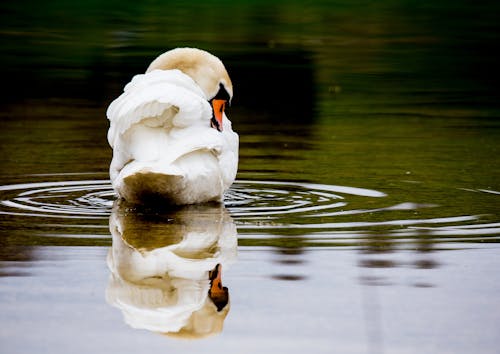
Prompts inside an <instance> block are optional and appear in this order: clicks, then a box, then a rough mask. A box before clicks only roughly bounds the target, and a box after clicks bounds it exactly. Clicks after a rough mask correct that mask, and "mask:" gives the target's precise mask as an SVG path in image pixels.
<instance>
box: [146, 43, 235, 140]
mask: <svg viewBox="0 0 500 354" xmlns="http://www.w3.org/2000/svg"><path fill="white" fill-rule="evenodd" d="M158 69H159V70H172V69H178V70H180V71H182V72H183V73H185V74H186V75H188V76H190V77H191V78H192V79H193V80H194V81H195V82H196V83H197V84H198V86H200V88H201V89H202V90H203V92H204V93H205V97H206V99H207V100H208V101H209V102H210V104H211V105H212V109H213V115H212V121H211V124H212V127H214V128H216V129H217V130H219V131H222V118H223V116H224V109H225V107H226V104H228V103H230V102H231V98H232V97H233V84H232V83H231V79H230V78H229V75H228V73H227V71H226V68H225V67H224V64H222V61H220V59H219V58H217V57H216V56H215V55H212V54H210V53H208V52H206V51H204V50H201V49H196V48H176V49H172V50H169V51H168V52H166V53H163V54H162V55H160V56H159V57H158V58H156V59H155V60H153V62H152V63H151V64H150V65H149V67H148V69H147V71H146V72H150V71H152V70H158Z"/></svg>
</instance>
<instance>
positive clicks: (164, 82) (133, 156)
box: [107, 70, 238, 204]
mask: <svg viewBox="0 0 500 354" xmlns="http://www.w3.org/2000/svg"><path fill="white" fill-rule="evenodd" d="M107 116H108V119H109V121H110V128H109V131H108V142H109V144H110V146H111V147H112V148H113V160H112V162H111V166H110V176H111V181H112V183H113V187H114V188H115V190H116V191H117V192H118V193H119V194H120V195H121V196H122V197H124V198H125V199H127V200H129V201H131V202H141V199H142V198H143V196H145V195H149V196H151V195H156V196H161V197H163V198H165V199H168V200H169V201H170V202H171V203H174V204H193V203H200V202H206V201H210V200H219V201H220V200H221V198H222V196H223V193H224V192H225V190H227V189H228V188H229V186H230V185H231V184H232V183H233V181H234V179H235V177H236V170H237V164H238V135H237V134H236V133H234V132H233V131H232V127H231V122H230V121H229V120H228V119H227V117H226V116H225V115H224V119H223V127H224V129H223V131H222V132H219V131H217V130H216V129H213V128H211V126H210V119H211V117H212V109H211V107H210V104H209V103H208V101H207V99H206V97H205V95H204V93H203V91H202V90H201V89H200V87H199V86H198V85H197V84H196V83H195V82H194V81H193V79H191V78H190V77H189V76H187V75H185V74H184V73H182V72H181V71H179V70H154V71H151V72H148V73H146V74H142V75H137V76H135V77H134V78H133V79H132V81H131V82H130V83H128V84H127V85H126V86H125V90H124V92H123V94H122V95H121V96H120V97H118V98H117V99H116V100H115V101H113V102H112V103H111V104H110V106H109V108H108V111H107Z"/></svg>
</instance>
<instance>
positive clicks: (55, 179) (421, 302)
mask: <svg viewBox="0 0 500 354" xmlns="http://www.w3.org/2000/svg"><path fill="white" fill-rule="evenodd" d="M118 5H119V6H118ZM33 8H37V9H38V8H39V10H37V11H33V10H32V9H33ZM221 8H223V9H224V11H222V15H221V11H220V9H221ZM0 10H1V11H0V13H1V15H0V18H1V19H2V21H1V22H0V23H1V25H0V30H1V33H2V36H1V37H0V43H1V44H2V45H1V46H0V54H1V55H0V58H1V64H2V66H3V67H4V68H8V70H6V72H5V73H4V87H6V88H7V87H8V89H5V90H3V91H4V93H3V94H2V96H1V99H0V105H1V107H2V109H1V113H0V114H1V119H0V138H1V142H2V143H1V144H0V149H1V152H2V153H1V154H0V246H1V247H0V313H1V315H0V320H1V321H2V322H3V324H4V325H3V326H2V329H1V330H0V338H1V339H0V351H1V352H2V353H3V352H5V353H30V352H34V351H38V352H42V353H62V352H68V351H71V352H78V353H86V352H102V353H106V352H110V351H116V352H122V353H135V352H138V351H162V352H163V351H171V352H181V351H182V352H189V353H201V352H204V353H212V352H216V351H222V352H235V351H236V352H240V353H250V352H257V351H260V352H270V351H272V352H276V353H298V352H303V351H304V350H307V351H308V352H312V353H331V352H336V351H338V352H342V353H417V352H418V353H421V352H426V353H471V352H481V353H497V352H498V347H499V344H500V343H499V339H498V332H499V329H500V310H499V308H500V307H499V301H498V298H499V295H500V285H499V284H500V283H499V282H498V272H497V269H498V267H499V266H500V261H499V259H500V258H499V257H498V252H499V247H498V243H499V238H500V203H499V201H500V200H499V198H500V184H499V180H500V178H499V177H500V164H499V158H498V156H500V151H499V144H498V141H500V120H499V112H500V109H499V108H500V105H499V101H498V97H499V94H498V93H499V91H498V77H499V75H498V66H497V61H498V60H497V58H496V57H495V56H494V55H493V54H492V53H494V49H495V45H496V43H497V42H498V35H499V33H500V31H499V28H498V23H497V22H498V21H497V20H496V16H495V14H496V13H497V12H498V4H496V3H493V2H492V3H490V4H487V3H484V4H482V5H477V6H476V5H475V6H474V7H471V6H468V5H467V4H466V3H465V2H464V3H462V2H458V3H457V2H456V1H455V2H444V3H443V2H441V3H440V4H420V3H414V2H411V1H404V2H391V1H384V2H378V3H377V4H371V3H369V2H359V3H351V2H346V3H342V2H334V3H330V2H328V3H327V2H320V1H318V2H311V3H309V4H308V6H306V7H304V5H303V3H302V2H283V3H281V2H277V3H274V4H268V3H265V4H264V3H259V2H251V3H246V2H238V1H236V2H234V1H233V2H225V1H219V2H208V3H207V2H205V3H203V4H196V3H192V4H190V5H182V6H175V7H172V6H171V5H169V4H163V3H161V4H160V3H156V2H140V3H138V2H130V3H127V2H123V1H122V2H120V4H114V3H113V2H111V3H106V4H98V3H93V2H81V3H78V2H77V3H75V2H71V3H69V2H65V1H51V2H48V3H45V4H44V6H43V7H42V8H40V6H39V4H34V3H31V2H29V1H27V2H21V3H19V2H18V3H9V2H6V3H2V4H1V5H0ZM229 29H230V30H229ZM185 45H189V46H196V47H202V48H205V49H208V50H210V51H212V52H214V53H215V54H217V55H218V56H219V57H220V58H221V59H222V60H223V61H224V62H225V63H226V66H227V67H228V70H229V72H230V75H231V77H232V79H233V83H234V85H235V97H234V99H233V105H232V106H231V107H230V108H229V112H228V114H229V116H230V118H231V120H232V121H233V126H234V128H235V129H236V130H237V132H238V133H239V134H240V140H241V145H240V166H239V172H238V176H237V182H236V183H235V184H234V185H233V186H232V188H231V189H230V190H229V192H228V193H227V195H226V197H225V203H224V205H223V206H222V205H206V206H194V207H189V208H181V209H177V210H161V211H158V210H147V209H137V208H134V207H131V206H127V205H124V204H122V203H118V202H116V196H115V194H114V192H113V190H112V188H111V185H110V183H109V180H108V175H107V169H108V166H109V161H110V157H111V150H110V148H109V147H108V146H107V142H106V139H105V136H106V131H107V127H108V126H107V121H106V119H105V116H104V112H105V109H106V107H107V105H108V104H109V102H110V101H111V100H112V99H113V98H115V97H116V96H117V95H118V94H119V92H120V90H121V89H122V87H123V85H124V84H125V83H126V82H128V81H129V80H130V78H131V76H132V75H133V74H134V73H139V72H141V71H143V70H144V69H145V68H146V67H147V65H148V63H149V61H150V60H151V59H153V58H154V57H155V56H156V55H157V54H159V52H162V51H164V50H166V49H169V48H171V47H176V46H185ZM218 265H219V266H220V267H221V268H217V267H219V266H218ZM217 269H219V271H220V272H221V275H222V277H221V282H222V285H223V286H224V287H227V289H228V294H226V293H224V292H222V293H217V292H216V291H215V290H213V291H211V292H210V294H209V291H208V290H209V289H210V288H211V285H212V284H213V283H214V282H216V281H215V280H214V279H215V278H214V277H215V274H216V273H217V272H216V270H217ZM211 282H212V284H211ZM227 295H228V296H227ZM219 307H220V309H219ZM186 338H190V339H191V340H186Z"/></svg>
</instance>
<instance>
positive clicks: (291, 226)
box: [0, 179, 500, 245]
mask: <svg viewBox="0 0 500 354" xmlns="http://www.w3.org/2000/svg"><path fill="white" fill-rule="evenodd" d="M116 198H117V196H116V194H115V193H114V191H113V189H112V187H111V184H110V182H109V180H105V179H96V180H69V181H68V180H66V181H56V182H38V183H21V184H10V185H4V186H0V214H3V215H10V216H23V217H41V218H60V219H80V220H82V221H78V223H79V224H85V228H86V229H91V228H92V227H94V226H92V224H95V222H94V223H92V222H91V221H90V220H92V219H100V220H101V221H99V224H100V225H101V226H100V227H103V226H104V225H103V223H105V221H103V220H106V219H108V217H109V215H110V214H111V210H112V206H113V202H114V201H115V200H116ZM224 202H225V206H226V208H227V209H228V211H229V212H230V214H231V216H232V218H233V220H234V222H235V223H236V226H237V227H238V231H239V237H240V239H242V240H245V239H246V240H249V239H252V240H255V239H268V238H273V237H276V236H278V237H279V236H280V235H281V237H294V236H297V235H303V236H304V237H306V239H307V243H308V245H311V244H315V245H328V244H330V245H331V244H335V245H341V244H342V242H346V244H350V245H353V244H356V242H357V241H356V240H359V239H367V238H370V237H373V236H374V235H385V236H386V237H390V238H392V239H393V240H396V242H397V240H406V241H403V242H407V241H408V240H412V239H416V238H419V237H422V235H424V237H433V238H434V241H436V240H438V239H440V238H442V239H443V240H448V239H449V238H450V237H455V239H456V240H462V241H468V240H472V239H473V238H474V240H477V237H478V236H479V237H483V238H485V237H487V238H488V241H490V242H497V241H498V235H499V234H500V223H499V222H497V221H498V220H493V221H491V220H482V219H481V216H478V215H449V214H448V212H447V210H446V209H445V208H439V207H438V206H436V205H433V204H424V203H422V204H419V203H415V202H410V201H399V202H394V200H393V199H392V198H391V197H390V196H388V195H386V194H385V193H383V192H380V191H376V190H370V189H363V188H356V187H350V186H334V185H324V184H313V183H300V182H282V181H254V180H239V181H237V182H236V183H234V185H233V186H232V187H231V189H230V190H229V191H228V193H227V194H226V196H225V200H224ZM431 209H432V210H435V211H434V212H427V213H425V212H424V213H423V214H422V213H421V211H423V210H431ZM421 215H424V216H421ZM84 220H89V221H87V222H85V221H84ZM22 222H24V221H20V223H22ZM43 224H44V225H52V226H51V228H53V227H54V225H56V226H57V225H60V226H63V225H65V223H64V222H63V221H61V222H58V221H56V222H48V221H44V222H43ZM51 235H52V236H58V235H53V234H51ZM85 236H86V235H82V237H85ZM481 241H482V240H481Z"/></svg>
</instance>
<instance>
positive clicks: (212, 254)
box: [106, 202, 237, 338]
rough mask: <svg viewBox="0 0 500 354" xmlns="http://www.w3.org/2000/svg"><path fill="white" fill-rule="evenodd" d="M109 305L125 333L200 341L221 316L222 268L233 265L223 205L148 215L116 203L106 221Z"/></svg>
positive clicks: (215, 329) (230, 225)
mask: <svg viewBox="0 0 500 354" xmlns="http://www.w3.org/2000/svg"><path fill="white" fill-rule="evenodd" d="M109 228H110V231H111V234H112V237H113V245H112V248H111V249H110V251H109V254H108V267H109V269H110V271H111V276H110V279H109V283H108V288H107V291H106V299H107V301H108V303H109V304H111V305H112V306H115V307H117V308H119V309H120V310H121V311H122V313H123V316H124V320H125V322H126V323H127V324H128V325H130V326H131V327H133V328H140V329H147V330H150V331H154V332H159V333H162V334H167V335H170V336H176V337H183V338H202V337H206V336H209V335H212V334H216V333H219V332H220V331H221V330H222V326H223V322H224V319H225V317H226V316H227V313H228V311H229V307H230V306H229V292H228V289H227V288H225V287H223V286H222V279H221V275H222V269H225V268H226V266H227V265H228V264H230V263H232V262H234V261H235V260H236V250H237V237H236V235H237V233H236V226H235V224H234V222H233V220H232V218H231V216H230V215H229V213H228V212H227V210H226V209H225V208H224V206H223V205H218V204H217V205H196V206H187V207H183V208H179V209H175V210H170V211H168V212H162V213H154V214H153V213H148V212H141V211H138V210H134V209H130V208H128V206H127V205H126V204H124V203H123V202H116V203H115V205H114V206H113V210H112V214H111V216H110V219H109Z"/></svg>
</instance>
